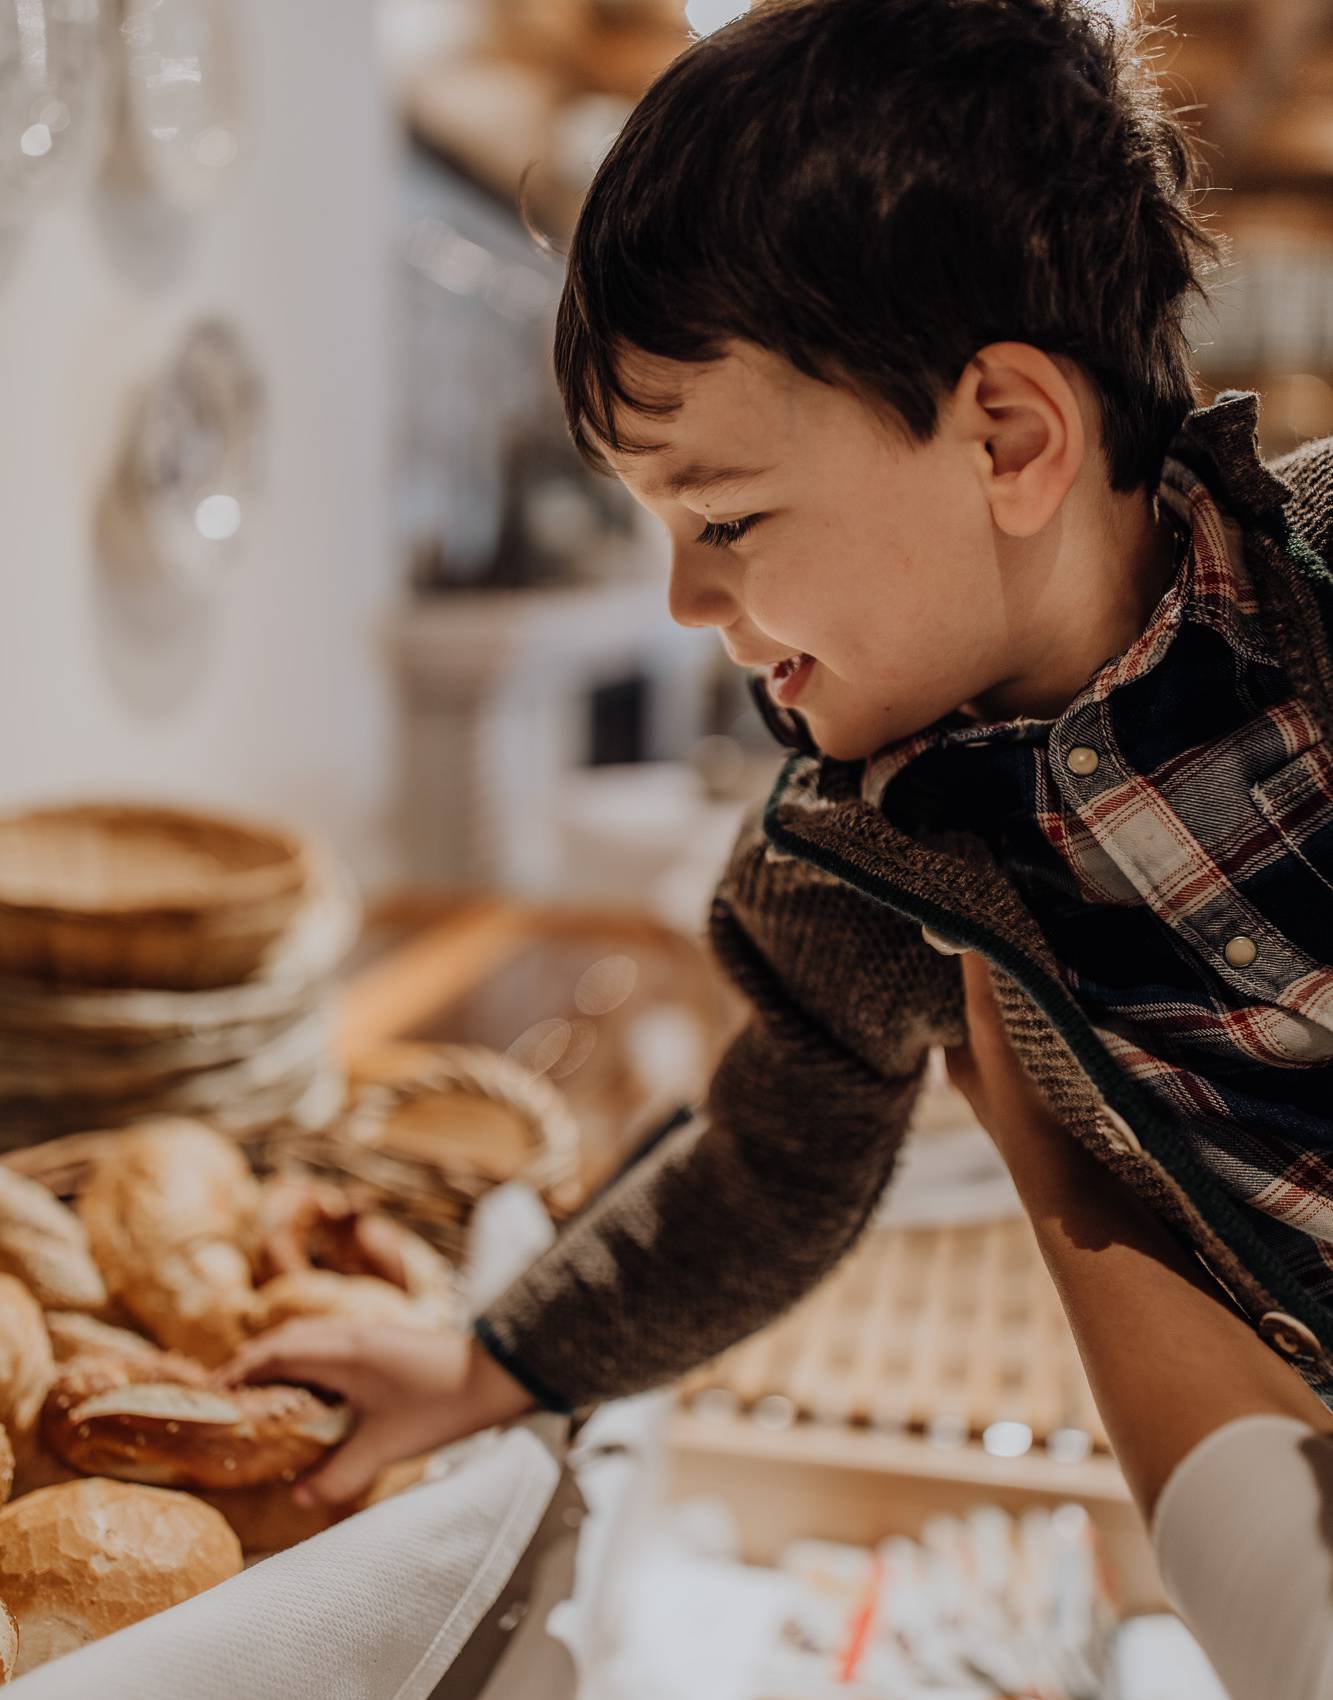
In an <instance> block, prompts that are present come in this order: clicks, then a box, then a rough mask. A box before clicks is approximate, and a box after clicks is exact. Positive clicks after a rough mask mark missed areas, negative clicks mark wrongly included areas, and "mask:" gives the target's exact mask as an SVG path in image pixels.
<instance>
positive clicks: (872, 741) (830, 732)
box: [805, 714, 885, 761]
mask: <svg viewBox="0 0 1333 1700" xmlns="http://www.w3.org/2000/svg"><path fill="white" fill-rule="evenodd" d="M805 723H806V725H807V726H808V727H809V729H810V736H811V737H812V738H813V739H814V741H815V742H816V744H818V745H819V748H820V750H821V752H822V753H823V754H824V755H826V756H829V757H830V758H831V759H832V760H833V761H864V760H865V759H866V757H867V756H873V755H874V753H875V751H876V750H879V749H882V748H883V745H884V742H885V740H884V739H883V738H879V737H877V736H876V735H875V734H874V733H873V732H871V731H869V730H868V729H867V728H865V727H850V726H838V725H837V724H836V723H826V721H825V717H824V716H823V715H819V714H807V715H806V716H805Z"/></svg>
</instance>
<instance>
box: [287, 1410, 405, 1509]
mask: <svg viewBox="0 0 1333 1700" xmlns="http://www.w3.org/2000/svg"><path fill="white" fill-rule="evenodd" d="M388 1462H390V1460H389V1459H388V1458H387V1457H386V1455H385V1452H384V1448H383V1445H382V1443H381V1441H380V1440H379V1439H378V1438H377V1435H376V1427H375V1424H374V1423H364V1424H362V1426H361V1427H359V1428H357V1429H356V1430H354V1431H353V1434H352V1438H351V1439H350V1440H347V1441H344V1442H343V1444H342V1445H341V1446H340V1447H339V1448H338V1450H337V1451H336V1452H335V1453H334V1454H333V1455H332V1457H330V1458H328V1459H327V1460H326V1461H325V1462H324V1463H323V1464H322V1465H321V1466H320V1468H319V1469H318V1470H316V1471H315V1472H314V1473H313V1475H309V1476H307V1477H306V1479H305V1480H304V1481H303V1482H301V1483H300V1484H299V1485H298V1486H297V1487H295V1488H293V1489H292V1498H293V1499H294V1500H295V1501H296V1503H297V1504H298V1505H345V1504H346V1503H347V1501H348V1500H349V1499H355V1498H356V1497H357V1495H358V1494H361V1493H364V1492H365V1490H366V1489H367V1488H368V1487H369V1486H370V1484H371V1482H373V1481H374V1479H375V1477H376V1476H377V1475H378V1474H379V1473H380V1470H381V1469H382V1468H383V1467H384V1465H385V1464H386V1463H388Z"/></svg>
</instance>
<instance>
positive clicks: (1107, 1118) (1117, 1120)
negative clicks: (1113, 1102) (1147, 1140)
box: [1097, 1104, 1143, 1157]
mask: <svg viewBox="0 0 1333 1700" xmlns="http://www.w3.org/2000/svg"><path fill="white" fill-rule="evenodd" d="M1097 1126H1098V1127H1099V1128H1100V1129H1101V1131H1102V1132H1103V1133H1104V1134H1105V1135H1106V1138H1107V1140H1108V1142H1109V1143H1110V1145H1111V1147H1112V1149H1113V1150H1116V1151H1123V1152H1124V1153H1125V1155H1126V1156H1128V1157H1138V1156H1139V1155H1141V1153H1142V1151H1143V1143H1142V1141H1141V1140H1140V1139H1139V1136H1138V1134H1137V1133H1135V1131H1134V1129H1133V1128H1132V1127H1131V1126H1130V1125H1129V1123H1128V1122H1127V1121H1126V1120H1125V1118H1124V1117H1123V1116H1122V1115H1121V1114H1120V1112H1119V1111H1118V1110H1113V1109H1112V1108H1111V1106H1110V1105H1109V1104H1103V1105H1102V1107H1101V1109H1100V1110H1098V1112H1097Z"/></svg>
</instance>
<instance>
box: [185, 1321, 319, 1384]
mask: <svg viewBox="0 0 1333 1700" xmlns="http://www.w3.org/2000/svg"><path fill="white" fill-rule="evenodd" d="M352 1369H353V1365H352V1361H351V1355H350V1352H349V1350H348V1343H347V1339H346V1334H345V1331H344V1330H340V1329H330V1328H328V1327H327V1326H325V1325H323V1324H321V1323H319V1322H289V1323H284V1324H283V1326H282V1327H281V1328H275V1329H274V1330H273V1331H272V1333H270V1334H261V1335H260V1336H259V1338H258V1339H257V1340H249V1341H247V1342H246V1344H245V1345H244V1346H242V1347H241V1348H240V1350H239V1351H238V1352H237V1353H236V1355H235V1356H234V1357H233V1358H232V1359H231V1361H230V1362H229V1363H225V1364H223V1366H222V1367H221V1369H219V1370H218V1371H217V1372H216V1374H215V1376H214V1379H215V1380H216V1381H218V1382H219V1383H221V1384H222V1385H224V1386H226V1385H230V1384H233V1383H235V1382H238V1381H318V1382H319V1383H320V1385H321V1386H331V1387H333V1388H335V1389H336V1390H338V1391H343V1385H342V1384H343V1382H344V1381H345V1380H346V1379H348V1378H349V1376H350V1373H351V1372H352Z"/></svg>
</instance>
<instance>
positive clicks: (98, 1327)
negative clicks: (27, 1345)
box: [46, 1310, 159, 1364]
mask: <svg viewBox="0 0 1333 1700" xmlns="http://www.w3.org/2000/svg"><path fill="white" fill-rule="evenodd" d="M46 1332H47V1333H48V1334H49V1335H50V1336H51V1352H52V1355H53V1356H54V1357H55V1360H56V1362H57V1363H58V1364H64V1363H68V1362H69V1360H70V1359H71V1358H87V1357H94V1358H101V1357H112V1358H122V1359H123V1358H142V1359H143V1360H144V1361H145V1362H155V1361H156V1359H157V1357H158V1355H159V1353H158V1348H157V1347H156V1346H155V1345H154V1344H153V1342H152V1341H151V1340H146V1339H145V1338H144V1336H143V1335H142V1334H136V1333H135V1332H134V1331H133V1329H130V1328H116V1327H114V1326H113V1325H112V1324H111V1323H109V1322H99V1321H98V1319H97V1318H96V1317H95V1316H85V1315H84V1314H83V1312H82V1311H78V1310H48V1311H47V1313H46Z"/></svg>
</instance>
